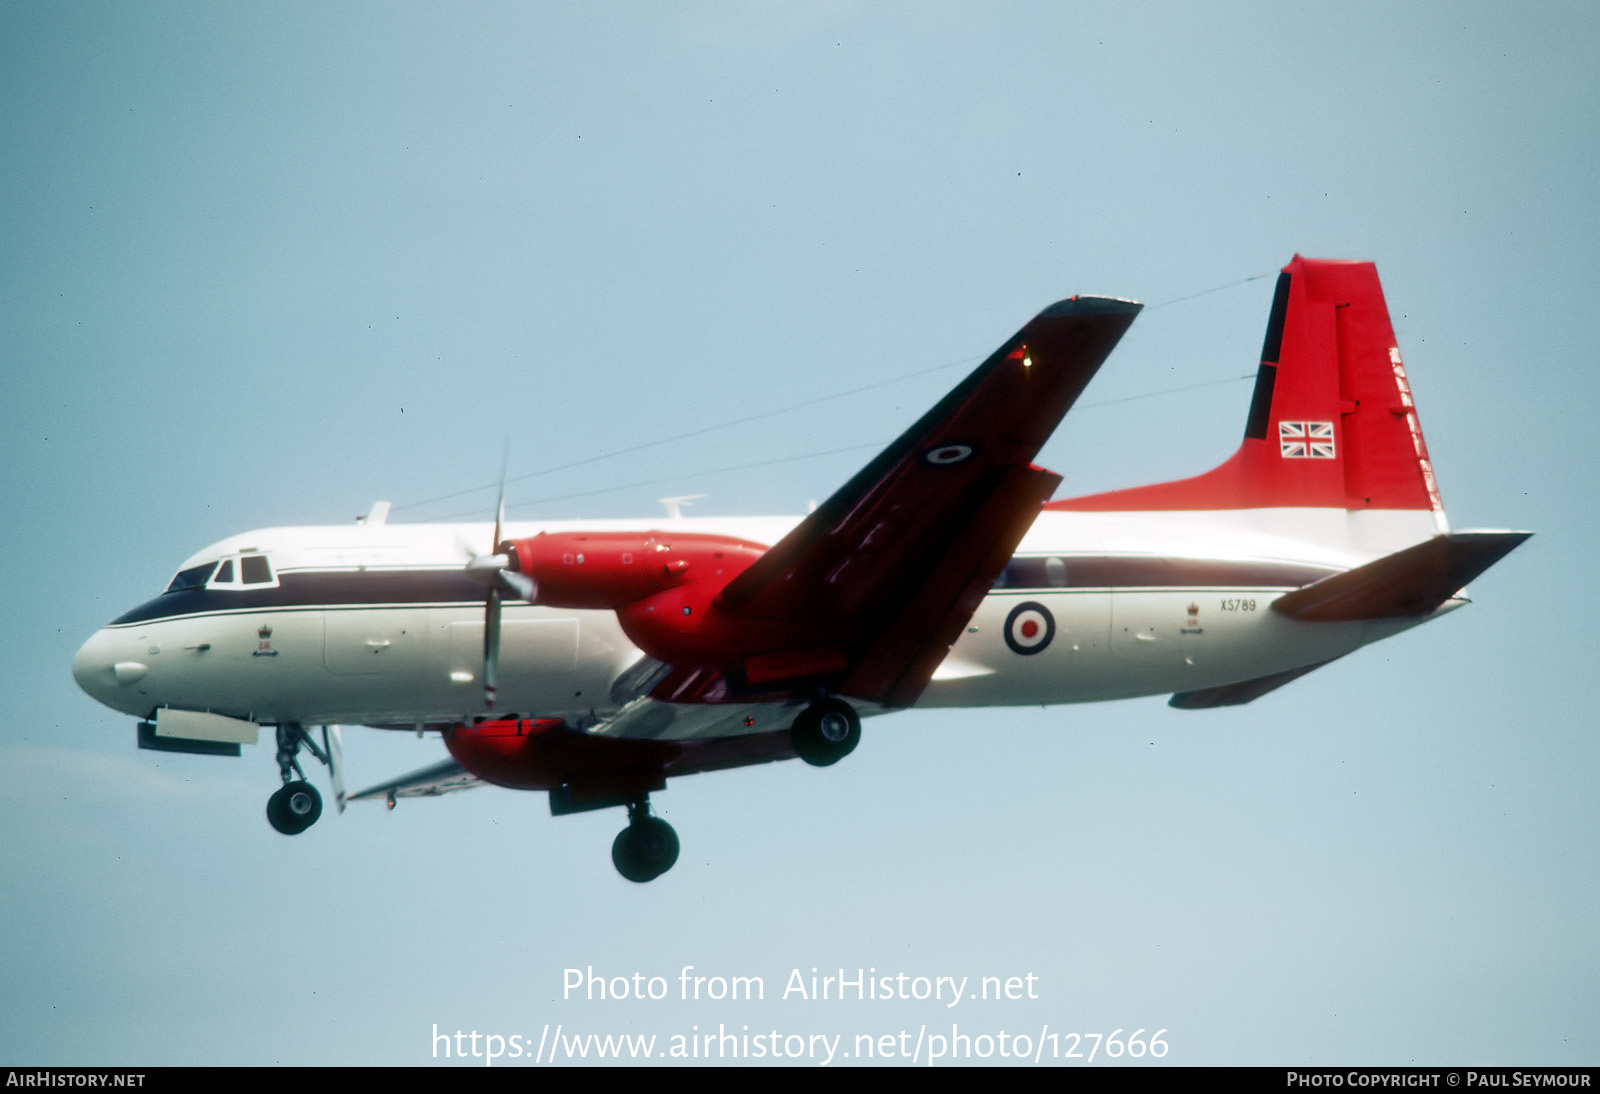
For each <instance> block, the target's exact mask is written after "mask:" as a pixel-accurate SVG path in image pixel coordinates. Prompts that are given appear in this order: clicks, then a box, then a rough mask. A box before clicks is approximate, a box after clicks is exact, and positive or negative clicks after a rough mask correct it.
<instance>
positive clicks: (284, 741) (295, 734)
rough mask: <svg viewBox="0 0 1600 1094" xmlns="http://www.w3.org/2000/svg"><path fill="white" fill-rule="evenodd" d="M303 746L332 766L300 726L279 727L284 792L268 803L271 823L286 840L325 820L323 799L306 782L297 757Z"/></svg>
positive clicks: (279, 761) (271, 798)
mask: <svg viewBox="0 0 1600 1094" xmlns="http://www.w3.org/2000/svg"><path fill="white" fill-rule="evenodd" d="M301 745H305V747H306V748H308V749H310V750H311V754H312V755H313V756H315V757H316V758H317V759H319V760H321V761H322V762H323V763H327V762H328V757H327V756H326V755H325V754H324V753H323V751H322V750H321V749H319V748H318V747H317V746H316V743H315V742H313V741H312V740H311V738H310V737H308V736H306V732H305V730H303V729H301V728H300V726H299V725H297V724H294V723H290V724H288V725H280V726H279V727H278V774H279V776H280V777H281V778H282V779H283V788H282V789H281V790H279V791H278V792H277V793H275V794H273V795H272V797H270V798H268V799H267V823H269V824H271V825H272V827H273V828H275V829H277V830H278V831H279V832H282V833H283V834H284V835H286V836H296V835H299V834H300V833H301V832H304V831H305V830H306V829H307V828H310V827H311V826H312V825H313V824H316V823H317V818H318V817H320V816H322V795H321V794H318V793H317V788H316V787H314V786H312V785H311V784H310V783H309V782H307V781H306V775H305V772H304V771H301V770H300V761H299V759H298V758H297V754H298V753H299V751H300V746H301ZM296 776H298V778H296Z"/></svg>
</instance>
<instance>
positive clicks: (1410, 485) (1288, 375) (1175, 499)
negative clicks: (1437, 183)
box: [1045, 255, 1441, 512]
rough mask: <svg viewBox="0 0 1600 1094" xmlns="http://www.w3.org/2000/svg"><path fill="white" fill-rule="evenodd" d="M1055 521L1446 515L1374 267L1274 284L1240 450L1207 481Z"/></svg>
mask: <svg viewBox="0 0 1600 1094" xmlns="http://www.w3.org/2000/svg"><path fill="white" fill-rule="evenodd" d="M1045 508H1047V509H1066V510H1079V511H1113V512H1145V511H1152V510H1204V509H1264V508H1331V509H1346V510H1361V509H1389V510H1394V509H1402V510H1405V509H1409V510H1434V511H1435V512H1438V511H1439V510H1440V508H1441V507H1440V503H1439V491H1438V488H1437V486H1436V485H1435V483H1434V478H1433V468H1432V466H1431V465H1430V464H1429V462H1428V450H1427V448H1426V446H1425V445H1424V444H1423V443H1422V429H1421V427H1420V426H1419V425H1418V424H1417V412H1416V408H1415V406H1414V405H1413V404H1412V400H1411V388H1410V385H1409V384H1408V383H1407V382H1406V374H1405V369H1404V367H1402V365H1401V363H1400V351H1399V349H1398V348H1396V346H1395V338H1394V328H1393V327H1392V326H1391V325H1390V323H1389V309H1388V307H1387V305H1385V303H1384V299H1383V288H1382V286H1380V285H1379V284H1378V271H1377V268H1376V267H1375V266H1373V265H1372V263H1370V262H1335V261H1329V260H1325V259H1311V258H1301V257H1300V256H1299V255H1296V256H1295V257H1294V258H1293V260H1291V261H1290V263H1289V265H1287V266H1285V267H1284V269H1283V273H1282V274H1280V275H1279V276H1278V289H1277V292H1276V294H1275V295H1274V296H1273V300H1272V315H1271V318H1270V319H1269V320H1268V322H1267V337H1266V341H1265V343H1264V344H1263V346H1262V349H1261V370H1260V372H1259V373H1258V374H1257V376H1256V389H1255V396H1254V398H1253V399H1252V400H1251V403H1250V416H1249V419H1248V420H1247V422H1246V424H1245V433H1244V442H1243V443H1242V444H1241V445H1240V446H1239V450H1238V451H1237V452H1235V453H1234V454H1233V456H1232V457H1231V458H1230V459H1229V460H1228V461H1227V462H1226V463H1224V464H1223V465H1222V466H1220V467H1217V468H1215V469H1213V470H1211V471H1208V472H1206V473H1205V474H1204V475H1197V476H1195V477H1194V478H1190V479H1179V480H1177V481H1174V482H1164V483H1157V484H1155V485H1153V486H1141V487H1136V488H1134V489H1131V490H1116V491H1112V492H1110V493H1105V494H1094V495H1090V496H1088V497H1082V498H1068V499H1065V500H1063V501H1056V502H1051V503H1049V504H1048V505H1046V506H1045Z"/></svg>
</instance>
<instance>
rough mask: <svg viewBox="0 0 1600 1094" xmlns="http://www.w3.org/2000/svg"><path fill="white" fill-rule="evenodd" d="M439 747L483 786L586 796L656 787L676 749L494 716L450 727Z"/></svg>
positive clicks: (547, 721) (556, 723)
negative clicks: (581, 791) (566, 789)
mask: <svg viewBox="0 0 1600 1094" xmlns="http://www.w3.org/2000/svg"><path fill="white" fill-rule="evenodd" d="M444 742H445V747H447V748H448V749H449V750H450V755H451V756H453V757H455V761H456V762H457V763H458V764H460V765H461V766H462V767H464V768H466V769H467V771H469V772H470V773H472V774H473V775H476V776H477V777H478V778H480V779H482V780H483V781H484V782H488V783H493V784H494V785H496V786H507V787H511V788H512V789H514V790H557V789H560V788H561V787H562V786H570V785H573V784H577V785H579V786H582V787H584V788H586V789H587V790H588V791H590V792H591V793H592V792H597V791H598V792H610V793H618V794H636V793H644V792H646V791H649V790H655V789H659V787H660V786H661V782H662V778H663V775H662V766H663V765H664V764H666V763H667V762H668V761H670V760H672V759H674V758H675V757H677V756H678V755H679V754H680V753H681V752H682V751H683V748H682V746H681V745H676V744H671V743H669V742H666V741H635V740H613V739H610V738H603V737H590V736H587V735H585V734H582V733H578V732H575V731H573V730H570V729H568V728H567V727H566V723H565V722H563V721H562V720H561V719H559V718H495V719H491V720H489V721H484V722H478V723H476V724H474V725H465V724H462V725H456V726H452V727H451V728H450V729H449V730H448V731H447V732H446V733H445V734H444Z"/></svg>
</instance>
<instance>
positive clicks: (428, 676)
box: [74, 510, 1457, 735]
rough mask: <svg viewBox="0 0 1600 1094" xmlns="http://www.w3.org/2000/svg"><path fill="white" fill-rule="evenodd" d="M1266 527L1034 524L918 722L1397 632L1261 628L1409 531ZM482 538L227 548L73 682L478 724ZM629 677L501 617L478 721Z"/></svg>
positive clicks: (363, 718) (113, 639)
mask: <svg viewBox="0 0 1600 1094" xmlns="http://www.w3.org/2000/svg"><path fill="white" fill-rule="evenodd" d="M1273 513H1274V516H1272V518H1271V519H1265V520H1262V519H1257V520H1255V521H1254V523H1255V524H1256V525H1257V527H1254V528H1252V527H1251V526H1250V524H1251V519H1252V518H1250V517H1249V515H1247V514H1241V513H1232V514H1219V513H1160V514H1116V513H1070V512H1051V511H1045V512H1043V513H1041V515H1040V517H1039V519H1038V520H1037V521H1036V522H1035V524H1034V526H1033V528H1032V530H1031V531H1030V532H1029V533H1028V535H1027V536H1026V537H1025V538H1024V540H1023V542H1022V544H1021V546H1020V548H1019V550H1018V551H1017V553H1016V555H1015V557H1014V560H1013V563H1012V565H1011V566H1010V567H1008V569H1007V571H1006V574H1005V575H1003V576H1002V578H1001V579H1000V581H999V582H998V583H997V584H996V587H995V588H994V589H993V590H992V591H991V592H990V593H989V595H988V596H987V597H986V598H985V600H984V601H983V603H982V605H981V606H980V607H979V608H978V610H977V612H976V613H975V614H974V615H973V617H972V619H971V620H970V621H969V624H968V626H967V627H966V629H965V631H964V632H963V634H962V635H961V637H960V639H959V640H958V641H957V642H956V644H955V645H954V647H953V648H952V649H951V651H950V654H949V656H948V658H947V659H946V660H945V662H944V663H943V665H942V666H941V667H940V668H939V670H938V671H937V672H936V673H935V675H934V677H933V680H932V682H931V683H930V685H929V686H928V688H927V690H926V691H925V692H924V693H923V695H922V697H921V698H920V700H919V701H918V703H917V705H918V706H925V707H967V706H1022V705H1044V704H1056V703H1076V702H1087V701H1094V700H1103V699H1119V698H1128V697H1132V696H1140V695H1158V694H1167V693H1174V692H1185V691H1192V690H1197V689H1202V688H1209V687H1217V686H1221V685H1224V684H1228V683H1232V682H1235V681H1240V680H1248V679H1254V678H1258V677H1262V676H1266V675H1269V674H1272V673H1277V672H1283V671H1287V670H1290V669H1294V668H1297V667H1300V666H1304V665H1310V664H1315V663H1320V662H1324V661H1327V660H1330V659H1332V658H1334V657H1338V656H1340V655H1342V654H1345V653H1348V652H1350V651H1351V650H1354V649H1356V648H1358V647H1360V646H1362V645H1365V644H1366V643H1368V642H1372V641H1375V640H1377V639H1379V638H1383V637H1386V636H1388V635H1391V634H1394V633H1396V632H1398V631H1401V630H1404V629H1406V628H1407V627H1409V626H1413V625H1415V623H1416V622H1418V620H1416V619H1404V620H1384V621H1379V622H1352V623H1306V622H1300V621H1297V620H1294V619H1290V618H1287V617H1285V616H1283V615H1281V614H1279V613H1276V612H1273V611H1271V610H1269V609H1270V606H1271V603H1272V601H1273V600H1274V599H1275V598H1276V597H1277V596H1279V595H1281V594H1282V593H1284V592H1286V591H1288V590H1290V589H1293V588H1297V587H1299V586H1301V585H1304V584H1307V583H1309V582H1310V581H1313V580H1316V579H1317V578H1319V577H1321V576H1326V575H1328V574H1331V573H1333V572H1336V571H1339V570H1344V569H1348V568H1350V567H1351V566H1354V565H1358V564H1360V563H1362V562H1365V561H1367V560H1369V559H1371V558H1373V557H1376V556H1378V555H1380V554H1383V553H1385V552H1387V551H1390V550H1393V549H1395V547H1396V545H1397V540H1414V539H1418V538H1423V534H1424V533H1425V531H1426V530H1425V529H1422V528H1420V527H1414V522H1412V521H1411V519H1410V517H1409V515H1407V517H1406V519H1405V520H1404V521H1400V522H1399V523H1396V524H1395V526H1393V527H1390V526H1388V525H1386V524H1385V521H1384V517H1385V514H1382V513H1367V514H1361V515H1360V516H1361V517H1362V518H1363V520H1364V523H1362V522H1355V523H1352V520H1351V518H1350V516H1349V515H1348V514H1345V513H1343V512H1336V511H1335V512H1322V511H1313V510H1301V511H1294V510H1276V511H1273ZM797 519H798V518H749V519H729V520H717V519H709V518H707V519H673V520H659V521H611V522H594V521H588V522H584V523H583V524H582V525H581V526H580V525H565V524H564V525H556V524H542V525H535V524H521V523H519V524H513V525H508V526H507V527H506V529H505V535H506V536H507V537H508V538H520V537H526V536H532V535H536V534H537V533H539V532H540V531H564V530H572V529H573V528H578V527H581V528H582V529H584V530H587V531H604V530H624V529H635V530H638V529H653V530H657V531H660V532H661V533H663V535H664V537H667V538H670V536H671V534H672V533H673V532H675V531H682V532H709V533H715V534H719V535H731V536H736V537H739V538H741V539H746V540H750V541H752V542H755V543H759V544H772V543H775V542H777V540H778V539H780V538H781V537H782V536H783V535H784V534H785V533H786V532H787V531H788V530H789V529H790V528H792V527H793V526H794V524H795V523H796V522H797ZM491 536H492V528H491V526H489V525H487V524H410V525H408V524H355V525H349V526H338V527H302V528H274V529H265V530H261V531H255V532H250V533H247V534H245V535H241V536H234V537H230V538H229V539H226V540H223V541H222V542H220V543H217V544H214V545H213V546H211V547H208V548H207V549H206V550H204V551H201V552H199V553H198V554H196V555H194V556H193V557H191V558H190V559H189V560H188V561H187V562H185V564H184V566H183V568H182V570H183V571H184V572H189V571H193V570H194V569H195V568H196V567H205V566H210V564H213V563H219V562H225V561H226V560H232V561H233V562H234V565H233V566H231V567H229V566H226V565H221V566H217V567H216V568H215V570H214V571H211V572H210V576H209V578H207V579H206V581H205V583H204V584H203V585H201V586H197V587H194V588H190V589H187V590H179V591H169V592H167V593H165V594H163V595H161V596H159V597H157V598H155V599H154V600H152V601H150V602H148V603H147V604H145V605H142V606H141V607H140V608H138V609H135V610H134V611H132V612H130V613H128V614H127V615H125V616H124V617H122V618H121V619H119V620H117V621H115V622H113V623H111V624H110V625H108V626H106V627H105V628H104V629H102V630H101V631H99V632H98V633H97V634H96V635H94V637H92V638H91V639H90V640H89V641H88V642H87V643H86V644H85V645H84V647H83V648H82V650H81V651H80V652H79V654H78V657H77V660H76V661H75V662H74V674H75V675H76V676H77V679H78V681H79V683H80V684H81V685H82V686H83V688H84V689H85V690H86V691H87V692H89V693H90V694H91V695H92V696H94V697H95V698H96V699H98V700H100V701H101V702H103V703H105V704H106V705H107V706H110V707H112V708H114V709H117V710H121V711H125V712H127V713H129V714H133V715H137V716H140V717H145V716H149V715H150V714H151V713H152V712H153V711H155V710H157V709H158V708H163V707H166V708H173V709H177V710H188V711H209V712H213V713H216V714H221V715H225V716H227V717H231V718H238V719H244V720H247V721H250V722H255V723H258V724H272V723H279V724H281V723H288V722H297V723H300V724H308V725H316V724H368V725H388V726H397V727H398V726H406V727H410V726H422V725H438V724H444V723H452V722H457V721H461V720H463V719H470V718H472V717H476V716H481V715H482V714H483V713H484V699H483V687H482V681H481V674H482V665H483V625H484V605H483V594H482V591H481V589H480V588H479V587H476V586H474V585H472V584H471V582H470V581H469V580H468V579H466V578H465V577H464V574H463V566H464V563H465V561H466V560H467V559H468V558H469V557H471V556H472V555H473V554H474V553H478V552H483V551H485V550H486V549H487V548H488V547H489V539H490V538H491ZM1302 537H1303V538H1302ZM258 555H259V556H264V557H265V559H266V560H267V564H266V565H264V566H263V565H261V564H260V563H259V562H257V563H256V565H255V566H254V574H253V576H254V578H255V582H254V583H253V584H251V583H247V582H246V581H244V580H243V577H244V574H242V573H241V571H245V570H247V569H248V568H247V567H245V566H244V565H242V562H243V560H244V559H245V558H246V556H258ZM225 579H231V580H225ZM1456 603H1457V602H1455V601H1452V602H1450V603H1449V604H1447V605H1446V608H1449V607H1452V606H1454V605H1455V604H1456ZM1441 610H1443V609H1441ZM1008 629H1009V632H1010V633H1009V634H1008ZM1008 638H1009V639H1010V640H1009V641H1008ZM641 656H642V655H641V653H640V652H639V650H638V649H637V648H635V647H634V646H633V644H632V643H631V642H629V641H628V639H627V638H626V636H625V635H624V634H623V632H622V629H621V627H620V626H619V624H618V621H617V619H616V616H615V614H614V613H612V612H609V611H575V610H566V609H553V608H545V607H537V606H532V605H528V604H522V603H517V602H508V603H507V604H506V605H505V609H504V617H503V624H502V639H501V648H500V657H499V681H498V684H499V700H498V702H497V704H496V707H497V710H499V711H502V712H516V713H521V714H523V715H527V716H538V717H541V718H561V719H564V720H565V721H567V723H568V724H570V725H572V726H574V727H578V728H588V727H603V726H604V725H605V723H606V721H607V719H609V718H610V717H611V716H613V715H614V714H616V712H617V710H618V709H619V707H620V705H621V703H622V702H625V701H626V699H625V697H621V696H614V695H613V685H614V683H615V682H616V681H617V679H618V677H619V675H621V674H622V673H624V672H625V670H627V669H628V668H629V667H630V666H631V665H633V664H634V663H636V662H637V661H638V660H639V659H640V658H641ZM874 712H875V711H874V710H873V709H871V708H868V709H866V710H864V711H863V713H874ZM684 724H685V725H686V726H689V725H693V724H694V719H688V720H686V721H685V723H684ZM761 728H770V726H767V725H763V726H762V727H761ZM690 732H692V731H691V730H688V729H685V730H684V731H683V733H684V735H688V734H689V733H690ZM718 732H722V733H726V732H728V731H727V730H720V731H718ZM673 735H677V734H673Z"/></svg>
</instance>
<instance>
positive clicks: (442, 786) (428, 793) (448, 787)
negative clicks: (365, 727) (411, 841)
mask: <svg viewBox="0 0 1600 1094" xmlns="http://www.w3.org/2000/svg"><path fill="white" fill-rule="evenodd" d="M482 785H483V780H482V779H479V778H477V777H476V776H474V775H469V774H468V773H467V771H466V769H465V768H463V767H462V766H461V765H460V764H458V763H456V762H455V761H454V760H441V761H439V762H438V763H436V764H430V765H429V766H427V767H424V768H422V769H421V770H418V771H413V772H411V774H409V775H402V776H400V777H399V778H398V779H391V780H390V781H389V782H386V783H379V784H378V785H377V786H369V787H368V788H367V789H365V790H363V791H362V792H361V793H359V794H351V795H350V796H349V798H348V799H347V800H349V801H353V802H358V801H371V800H372V799H374V798H388V797H390V796H393V797H396V798H436V797H438V796H439V795H440V794H448V793H450V792H451V791H452V790H471V789H472V788H473V787H475V786H482Z"/></svg>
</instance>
